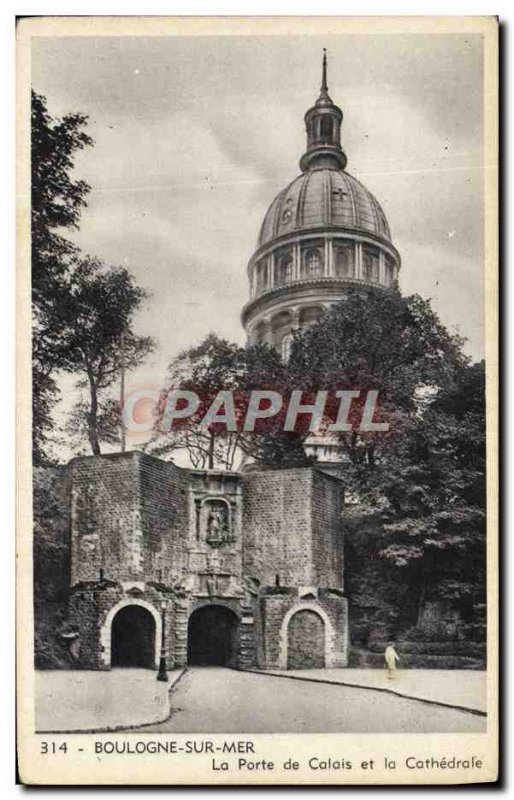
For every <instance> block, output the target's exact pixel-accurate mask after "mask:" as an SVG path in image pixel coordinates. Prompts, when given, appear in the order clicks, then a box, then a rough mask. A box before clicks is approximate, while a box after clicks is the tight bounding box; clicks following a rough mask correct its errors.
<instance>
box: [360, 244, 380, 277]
mask: <svg viewBox="0 0 514 800" xmlns="http://www.w3.org/2000/svg"><path fill="white" fill-rule="evenodd" d="M379 265H380V255H379V252H378V250H377V249H376V248H375V247H364V248H363V252H362V267H363V272H364V280H365V281H369V282H370V283H378V281H379V278H380V274H379V269H380V266H379Z"/></svg>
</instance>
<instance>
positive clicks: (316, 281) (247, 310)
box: [241, 276, 387, 328]
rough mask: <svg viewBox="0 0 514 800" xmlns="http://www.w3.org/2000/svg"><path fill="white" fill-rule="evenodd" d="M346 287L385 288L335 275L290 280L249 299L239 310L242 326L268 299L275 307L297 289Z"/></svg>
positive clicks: (290, 296) (292, 294) (295, 292)
mask: <svg viewBox="0 0 514 800" xmlns="http://www.w3.org/2000/svg"><path fill="white" fill-rule="evenodd" d="M346 287H347V288H353V289H358V288H361V289H371V290H375V291H376V290H379V291H380V290H384V289H386V288H387V287H386V286H383V285H382V284H379V283H372V282H371V281H366V280H359V279H358V278H337V277H335V276H326V277H316V278H303V279H300V280H296V281H292V282H291V283H287V284H286V285H285V286H275V287H273V288H271V289H268V290H266V291H264V292H263V293H262V294H260V295H259V297H255V298H253V299H252V300H250V301H249V302H248V303H246V305H245V306H243V310H242V312H241V322H242V324H243V327H245V328H246V325H247V324H248V321H249V317H250V316H252V314H253V312H254V311H256V310H257V309H258V308H259V306H263V308H262V310H263V311H264V309H265V307H266V306H267V304H268V302H269V301H271V302H273V305H274V306H275V307H276V305H277V303H279V302H281V301H286V300H289V299H290V300H293V299H294V296H295V294H297V293H298V290H299V289H300V290H301V289H303V288H305V289H309V288H311V289H316V288H319V289H320V290H326V289H330V288H333V289H335V290H336V291H341V292H342V290H343V289H344V288H346ZM319 299H320V301H321V302H322V301H323V300H324V298H323V296H320V298H319ZM277 310H278V309H277Z"/></svg>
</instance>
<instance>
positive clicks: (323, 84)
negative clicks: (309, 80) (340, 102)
mask: <svg viewBox="0 0 514 800" xmlns="http://www.w3.org/2000/svg"><path fill="white" fill-rule="evenodd" d="M327 92H328V86H327V48H326V47H324V48H323V77H322V79H321V94H327Z"/></svg>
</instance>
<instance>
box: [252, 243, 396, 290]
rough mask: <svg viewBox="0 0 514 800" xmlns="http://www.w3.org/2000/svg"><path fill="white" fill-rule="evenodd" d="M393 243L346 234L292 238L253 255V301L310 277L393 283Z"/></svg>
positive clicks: (385, 285)
mask: <svg viewBox="0 0 514 800" xmlns="http://www.w3.org/2000/svg"><path fill="white" fill-rule="evenodd" d="M398 260H399V259H398V258H397V255H396V252H395V250H394V248H393V247H391V246H389V247H388V248H387V249H386V248H384V246H383V245H382V243H381V242H378V241H376V240H374V239H364V238H362V237H359V238H358V239H357V238H350V237H348V236H347V235H345V236H342V235H340V234H339V235H331V236H326V235H325V236H324V237H321V236H317V237H316V236H312V237H306V238H302V239H293V240H289V241H287V242H284V243H283V244H281V245H280V246H278V247H276V248H273V249H271V250H269V251H268V252H267V253H263V254H262V255H260V254H259V253H257V254H256V256H254V258H253V259H252V260H251V261H250V264H249V270H248V279H249V283H250V301H251V302H252V301H254V300H256V299H257V298H259V297H261V296H262V295H264V294H267V293H268V292H270V291H273V290H275V289H277V288H280V287H284V288H287V287H288V286H290V285H293V284H297V283H299V282H300V283H301V282H303V281H309V280H311V281H312V280H320V279H325V278H329V279H333V278H335V279H338V280H346V281H351V282H352V283H353V282H361V283H362V282H364V283H369V284H378V285H380V286H384V287H388V286H391V285H392V284H393V283H394V282H395V281H396V279H397V275H398Z"/></svg>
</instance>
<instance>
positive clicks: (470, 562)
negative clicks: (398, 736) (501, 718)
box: [346, 363, 486, 626]
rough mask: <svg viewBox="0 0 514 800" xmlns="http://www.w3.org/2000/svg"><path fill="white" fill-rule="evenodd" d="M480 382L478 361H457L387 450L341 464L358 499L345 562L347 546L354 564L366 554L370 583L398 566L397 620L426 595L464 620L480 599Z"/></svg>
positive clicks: (408, 619)
mask: <svg viewBox="0 0 514 800" xmlns="http://www.w3.org/2000/svg"><path fill="white" fill-rule="evenodd" d="M484 386H485V378H484V365H483V363H482V364H474V365H471V366H463V367H461V368H460V369H459V370H458V371H457V372H456V374H455V375H454V380H453V381H452V383H451V384H449V385H448V386H446V387H445V388H444V389H442V390H441V391H440V393H439V394H438V396H437V397H436V398H435V399H434V400H433V401H432V403H431V404H430V405H429V406H428V407H427V408H425V409H424V411H423V413H422V414H420V415H417V416H413V417H412V418H411V419H410V420H409V423H408V425H405V426H404V428H403V430H402V432H401V434H400V435H398V436H397V437H394V438H393V439H392V441H391V442H390V446H389V448H388V452H387V458H384V459H382V460H381V461H379V462H378V463H374V464H373V465H372V466H370V465H367V466H366V467H364V468H363V467H362V465H360V466H359V467H358V468H356V467H355V466H354V465H353V464H349V465H348V470H347V473H346V480H347V481H348V482H349V483H350V485H352V487H353V488H354V490H358V491H359V492H360V498H361V501H362V506H361V507H360V508H359V509H356V510H355V511H354V514H355V515H356V516H357V521H356V522H355V521H353V522H352V520H351V519H349V521H348V522H349V527H350V529H351V530H352V533H351V534H350V538H351V540H352V541H351V548H350V561H351V560H352V555H351V553H352V551H353V567H355V566H356V562H358V561H359V560H361V561H362V558H363V556H364V557H365V560H366V561H367V568H368V570H369V571H370V572H371V573H373V577H372V578H371V583H370V580H367V581H366V584H367V586H368V590H369V588H370V585H371V584H372V583H373V582H374V584H375V588H376V587H379V586H380V585H381V582H383V580H384V576H386V575H390V574H394V575H395V579H396V582H397V584H398V585H399V586H403V587H404V590H405V591H406V592H407V594H404V596H403V601H402V602H403V605H404V609H403V612H402V613H400V609H399V607H397V614H398V615H399V618H403V622H404V626H405V625H407V626H408V625H416V624H417V622H418V621H419V619H420V615H421V612H422V610H423V607H424V605H425V603H426V602H427V601H430V600H442V601H445V602H447V603H451V604H452V605H453V606H454V607H457V608H459V609H460V611H461V614H462V618H463V619H464V620H465V621H467V622H469V623H471V622H472V620H473V617H474V616H476V615H475V614H474V612H473V610H474V609H476V608H478V607H480V606H482V605H483V603H484V602H485V555H486V553H485V522H486V519H485V408H484ZM349 516H350V517H351V512H350V515H349ZM370 521H374V523H375V525H374V526H373V525H372V526H371V527H370ZM359 554H360V555H359ZM354 571H355V570H354V569H352V567H350V572H354ZM360 574H361V577H362V571H360ZM368 577H369V576H368ZM397 588H398V587H397ZM373 591H375V590H374V589H372V592H373Z"/></svg>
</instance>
